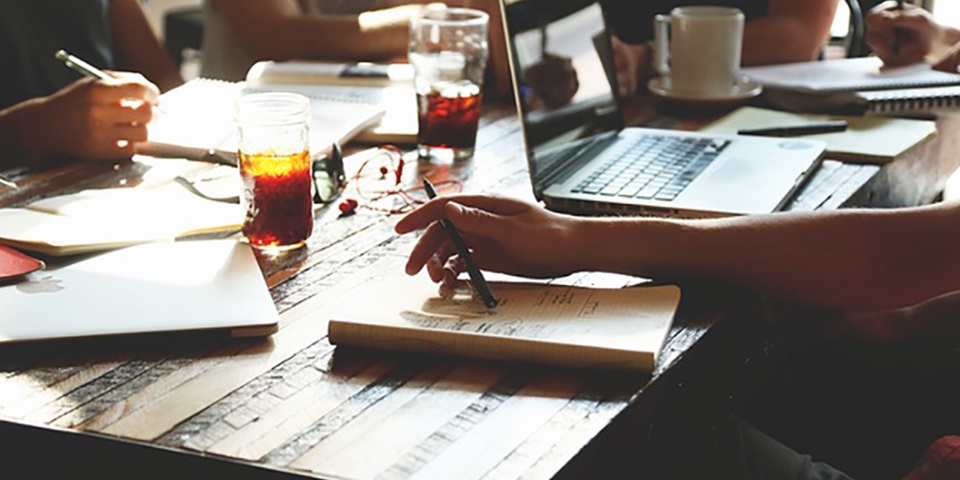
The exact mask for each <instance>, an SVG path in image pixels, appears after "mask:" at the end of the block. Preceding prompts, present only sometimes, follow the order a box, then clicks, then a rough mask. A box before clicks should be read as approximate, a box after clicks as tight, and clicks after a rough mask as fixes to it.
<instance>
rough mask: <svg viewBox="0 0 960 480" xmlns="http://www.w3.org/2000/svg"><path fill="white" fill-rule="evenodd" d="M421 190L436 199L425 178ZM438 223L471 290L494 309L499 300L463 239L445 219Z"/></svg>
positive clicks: (485, 304) (433, 190) (434, 192)
mask: <svg viewBox="0 0 960 480" xmlns="http://www.w3.org/2000/svg"><path fill="white" fill-rule="evenodd" d="M423 189H424V190H426V192H427V197H428V198H431V199H432V198H436V196H437V191H436V190H435V189H434V188H433V184H431V183H430V181H429V180H427V179H426V178H424V179H423ZM439 222H440V225H441V227H443V229H444V230H445V231H446V233H447V235H448V236H449V237H450V242H451V243H452V244H453V247H454V248H455V249H456V251H457V255H458V256H459V257H460V261H461V262H462V263H463V266H464V268H465V269H466V270H467V274H468V275H470V282H471V283H472V285H473V289H474V291H476V293H477V295H478V296H479V297H480V300H481V301H483V304H484V306H486V307H487V308H494V307H496V306H497V303H499V300H497V296H496V295H495V294H494V293H493V290H491V289H490V284H488V283H487V280H486V279H485V278H484V277H483V273H482V272H480V268H479V267H477V264H476V262H474V261H473V256H472V255H471V254H470V250H469V249H468V248H467V245H466V244H465V243H464V242H463V238H462V237H461V236H460V232H459V231H458V230H457V227H456V226H454V225H453V223H451V222H450V220H448V219H446V218H441V219H440V220H439Z"/></svg>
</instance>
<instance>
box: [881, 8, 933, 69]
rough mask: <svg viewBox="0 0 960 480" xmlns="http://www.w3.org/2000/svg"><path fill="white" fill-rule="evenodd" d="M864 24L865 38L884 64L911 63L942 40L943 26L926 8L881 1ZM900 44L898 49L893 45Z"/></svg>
mask: <svg viewBox="0 0 960 480" xmlns="http://www.w3.org/2000/svg"><path fill="white" fill-rule="evenodd" d="M864 23H865V24H866V27H867V34H866V37H865V40H866V42H867V45H869V46H870V48H871V49H873V52H874V53H875V54H876V55H877V56H878V57H880V59H882V60H883V62H884V63H885V64H887V65H892V66H898V65H910V64H913V63H919V62H922V61H924V59H925V58H926V56H927V55H928V54H929V53H930V52H931V51H933V48H934V47H935V46H936V45H937V44H938V43H939V42H940V41H941V38H942V37H943V29H942V27H940V26H939V25H938V24H937V23H936V22H935V21H934V20H933V17H932V16H931V15H930V13H929V12H927V11H926V10H924V9H922V8H919V7H916V6H913V5H905V6H904V8H903V9H902V10H901V9H898V8H897V7H896V4H895V3H894V2H884V3H882V4H880V5H878V6H877V7H876V8H874V9H873V10H871V12H870V14H869V15H868V16H867V18H866V19H865V21H864ZM896 43H899V47H898V48H894V44H896Z"/></svg>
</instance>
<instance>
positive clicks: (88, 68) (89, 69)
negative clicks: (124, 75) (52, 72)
mask: <svg viewBox="0 0 960 480" xmlns="http://www.w3.org/2000/svg"><path fill="white" fill-rule="evenodd" d="M54 56H55V57H57V60H60V61H61V62H63V64H64V65H66V66H68V67H70V69H72V70H75V71H77V72H79V73H80V74H82V75H86V76H88V77H94V78H99V79H100V80H111V79H113V78H114V77H112V76H110V74H109V73H107V72H104V71H103V70H100V69H99V68H97V67H94V66H93V65H90V64H89V63H87V62H85V61H84V60H83V59H82V58H79V57H75V56H73V55H71V54H69V53H67V51H66V50H57V53H56V54H55V55H54ZM154 108H156V111H157V112H158V113H164V112H163V109H161V108H160V107H159V106H156V105H154Z"/></svg>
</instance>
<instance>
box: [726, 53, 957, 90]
mask: <svg viewBox="0 0 960 480" xmlns="http://www.w3.org/2000/svg"><path fill="white" fill-rule="evenodd" d="M740 73H741V74H742V75H743V76H744V77H747V78H748V79H750V80H751V81H754V82H757V83H760V84H762V85H763V86H764V88H768V89H787V90H799V91H806V92H818V93H827V92H840V91H860V90H889V89H895V88H918V87H935V86H946V85H960V75H958V74H956V73H947V72H941V71H937V70H934V69H933V68H932V67H931V66H930V65H929V64H927V63H919V64H915V65H908V66H904V67H886V66H884V65H883V61H882V60H880V59H879V58H877V57H861V58H842V59H833V60H821V61H813V62H799V63H788V64H780V65H766V66H759V67H747V68H743V69H741V70H740Z"/></svg>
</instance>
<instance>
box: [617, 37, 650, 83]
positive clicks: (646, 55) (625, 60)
mask: <svg viewBox="0 0 960 480" xmlns="http://www.w3.org/2000/svg"><path fill="white" fill-rule="evenodd" d="M611 41H612V43H613V63H614V66H615V67H616V69H617V84H619V86H620V96H621V97H628V96H630V95H633V94H634V93H636V92H637V90H639V89H641V88H642V87H643V84H644V83H646V81H647V80H648V79H649V78H650V76H651V74H652V73H651V70H650V60H651V54H652V52H651V51H650V47H649V46H647V45H645V44H644V45H631V44H628V43H624V42H623V41H621V40H620V39H619V38H617V37H611Z"/></svg>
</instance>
